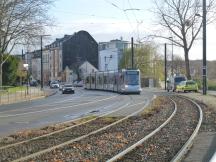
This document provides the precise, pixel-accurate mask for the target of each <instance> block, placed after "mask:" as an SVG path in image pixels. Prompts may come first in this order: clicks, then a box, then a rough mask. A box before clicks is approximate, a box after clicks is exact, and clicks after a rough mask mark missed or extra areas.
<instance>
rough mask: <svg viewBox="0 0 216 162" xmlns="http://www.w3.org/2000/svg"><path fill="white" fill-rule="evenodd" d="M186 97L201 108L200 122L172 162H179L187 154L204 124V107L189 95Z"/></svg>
mask: <svg viewBox="0 0 216 162" xmlns="http://www.w3.org/2000/svg"><path fill="white" fill-rule="evenodd" d="M181 97H182V98H184V99H187V100H189V101H191V102H192V103H193V104H194V105H195V106H196V107H197V108H198V110H199V121H198V124H197V126H196V129H195V130H194V131H193V133H192V135H191V136H190V138H189V139H188V140H187V142H186V143H185V144H184V145H183V147H182V148H181V149H180V151H179V152H178V153H177V154H176V155H175V156H174V158H173V159H172V160H171V162H179V161H180V160H181V159H182V158H183V157H184V156H185V154H186V153H187V152H188V150H189V149H190V147H191V146H192V144H193V140H194V139H195V137H196V136H197V134H198V131H199V129H200V127H201V124H202V120H203V112H202V108H201V106H200V105H199V104H197V103H196V102H195V101H194V100H192V99H189V98H187V97H183V96H181Z"/></svg>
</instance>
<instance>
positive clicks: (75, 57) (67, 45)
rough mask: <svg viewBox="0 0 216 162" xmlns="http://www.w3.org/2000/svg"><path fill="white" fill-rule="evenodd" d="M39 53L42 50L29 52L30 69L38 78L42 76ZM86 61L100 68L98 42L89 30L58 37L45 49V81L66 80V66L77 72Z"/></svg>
mask: <svg viewBox="0 0 216 162" xmlns="http://www.w3.org/2000/svg"><path fill="white" fill-rule="evenodd" d="M36 53H37V54H36ZM39 54H40V50H38V51H34V52H30V53H28V54H27V60H28V62H29V65H30V71H31V72H32V74H33V75H34V76H35V77H36V78H37V79H38V80H40V78H41V77H40V67H41V63H40V61H41V59H40V55H39ZM84 61H88V62H89V63H90V64H92V65H93V66H94V67H95V68H98V44H97V42H96V41H95V40H94V38H93V37H92V36H91V35H90V34H89V33H88V32H86V31H79V32H77V33H74V34H73V35H64V37H63V38H57V39H56V40H55V41H54V42H53V43H51V44H49V45H47V46H45V49H43V74H44V82H45V83H46V82H48V81H49V80H65V79H66V76H65V75H66V74H65V68H66V67H68V69H69V70H71V71H73V72H74V73H75V72H77V71H78V68H79V66H80V64H81V63H83V62H84ZM69 70H67V71H69Z"/></svg>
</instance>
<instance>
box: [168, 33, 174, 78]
mask: <svg viewBox="0 0 216 162" xmlns="http://www.w3.org/2000/svg"><path fill="white" fill-rule="evenodd" d="M169 38H170V39H172V61H171V75H172V76H173V74H174V70H173V60H174V56H173V37H169Z"/></svg>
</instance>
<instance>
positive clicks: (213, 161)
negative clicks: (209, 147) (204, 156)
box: [209, 152, 216, 162]
mask: <svg viewBox="0 0 216 162" xmlns="http://www.w3.org/2000/svg"><path fill="white" fill-rule="evenodd" d="M209 162H216V152H215V153H214V155H213V157H212V158H211V160H210V161H209Z"/></svg>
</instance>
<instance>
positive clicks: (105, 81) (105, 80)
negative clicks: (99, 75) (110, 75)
mask: <svg viewBox="0 0 216 162" xmlns="http://www.w3.org/2000/svg"><path fill="white" fill-rule="evenodd" d="M104 84H107V76H104Z"/></svg>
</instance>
